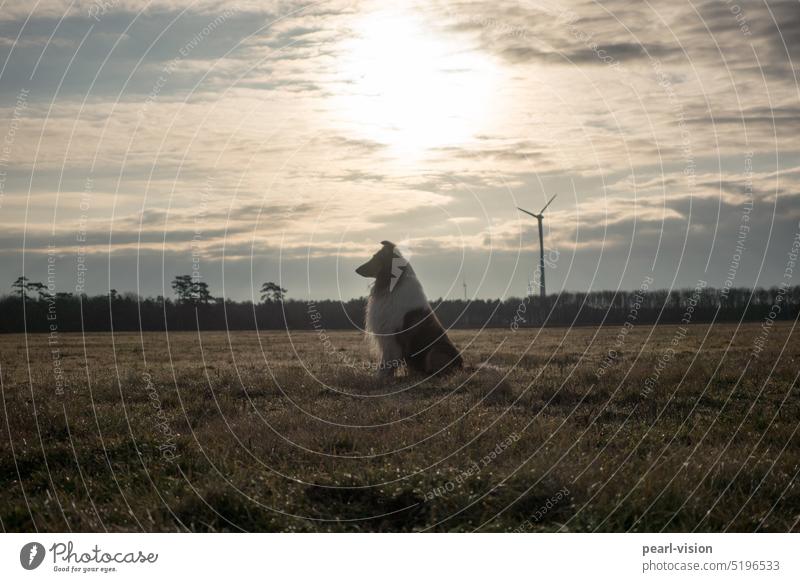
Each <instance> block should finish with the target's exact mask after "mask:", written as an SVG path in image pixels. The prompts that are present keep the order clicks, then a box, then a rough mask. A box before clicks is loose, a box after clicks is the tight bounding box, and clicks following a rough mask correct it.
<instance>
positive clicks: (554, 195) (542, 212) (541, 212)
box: [539, 194, 558, 214]
mask: <svg viewBox="0 0 800 582" xmlns="http://www.w3.org/2000/svg"><path fill="white" fill-rule="evenodd" d="M556 196H558V194H553V197H552V198H550V200H548V201H547V204H545V205H544V208H542V210H541V211H540V212H539V214H544V211H545V210H546V209H547V207H548V206H550V203H551V202H552V201H553V200H555V199H556Z"/></svg>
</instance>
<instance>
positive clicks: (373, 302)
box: [366, 281, 428, 334]
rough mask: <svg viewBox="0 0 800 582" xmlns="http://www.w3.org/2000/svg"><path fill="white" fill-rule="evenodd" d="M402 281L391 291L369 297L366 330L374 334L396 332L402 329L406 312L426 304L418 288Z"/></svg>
mask: <svg viewBox="0 0 800 582" xmlns="http://www.w3.org/2000/svg"><path fill="white" fill-rule="evenodd" d="M402 283H403V282H402V281H401V284H400V285H398V286H397V287H396V288H395V290H394V291H393V292H392V293H388V294H384V295H380V296H377V297H371V298H370V301H369V306H368V308H367V321H366V323H367V331H370V332H372V333H376V334H392V333H396V332H398V331H400V330H402V329H403V321H404V319H405V316H406V313H408V312H409V311H411V310H413V309H419V308H421V307H426V306H427V305H428V301H427V299H425V295H424V294H423V293H422V292H421V290H420V289H416V288H415V286H412V285H403V284H402Z"/></svg>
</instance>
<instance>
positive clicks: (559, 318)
mask: <svg viewBox="0 0 800 582" xmlns="http://www.w3.org/2000/svg"><path fill="white" fill-rule="evenodd" d="M172 288H173V290H174V292H175V296H174V297H162V296H158V297H139V296H138V295H136V294H135V293H122V294H120V293H118V292H117V291H116V290H114V289H112V290H111V291H110V292H109V293H108V294H104V295H94V296H88V295H85V294H80V295H77V294H72V293H62V292H57V293H54V292H51V290H49V289H48V287H47V286H46V285H43V284H41V283H36V282H30V281H28V280H27V279H25V278H23V277H20V278H19V279H17V281H16V282H15V284H14V286H13V291H14V292H13V293H12V294H8V295H4V296H2V297H0V333H22V332H28V333H36V332H43V333H47V332H54V331H58V332H80V331H85V332H89V331H112V330H113V331H164V330H171V331H189V330H197V329H200V330H255V329H264V330H268V329H290V330H316V331H321V330H326V329H330V330H353V329H363V325H364V307H365V305H366V301H367V300H366V298H365V297H361V298H356V299H349V300H346V301H342V300H333V299H325V300H300V299H293V298H288V297H287V290H286V289H284V288H282V287H280V286H279V285H277V284H275V283H272V282H267V283H264V285H263V286H262V287H261V293H260V299H261V300H260V301H259V302H253V301H235V300H230V299H224V300H223V299H222V298H216V297H214V296H213V295H212V294H211V292H210V290H209V288H208V285H207V284H206V283H204V282H198V281H192V280H191V278H190V277H189V276H188V275H184V276H179V277H176V278H175V279H174V280H173V282H172ZM431 306H432V307H433V309H434V310H435V311H436V314H437V316H438V317H439V319H440V320H441V321H442V323H443V324H444V325H445V327H448V328H456V329H469V328H481V327H489V328H498V327H510V328H512V329H516V328H518V327H526V326H536V327H538V326H572V325H619V324H624V323H625V322H629V323H637V324H677V323H681V322H683V323H685V324H688V323H709V322H718V323H722V322H744V321H786V320H794V319H796V318H797V317H798V314H799V313H800V286H798V285H795V286H788V285H782V286H775V287H770V288H756V289H749V288H736V287H734V288H723V289H717V288H712V287H708V286H706V285H705V284H704V283H702V282H701V283H698V285H697V286H695V288H693V289H692V288H685V289H678V290H671V291H668V290H650V289H648V288H647V287H646V285H645V286H643V287H641V288H640V289H638V290H634V291H590V292H571V291H562V292H560V293H558V294H552V295H548V296H547V297H546V298H544V299H542V298H540V297H538V296H527V297H509V298H506V299H470V300H467V301H465V300H462V299H441V298H440V299H436V300H432V301H431Z"/></svg>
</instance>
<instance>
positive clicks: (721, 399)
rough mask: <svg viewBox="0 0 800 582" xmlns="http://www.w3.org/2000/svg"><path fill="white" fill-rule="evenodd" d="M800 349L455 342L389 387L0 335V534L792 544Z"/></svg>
mask: <svg viewBox="0 0 800 582" xmlns="http://www.w3.org/2000/svg"><path fill="white" fill-rule="evenodd" d="M623 330H624V331H623ZM799 335H800V334H798V332H797V331H796V330H794V328H793V324H792V323H791V322H790V323H780V324H775V325H774V326H772V327H769V328H765V327H762V326H761V325H760V324H758V323H752V324H743V325H741V326H737V325H735V324H722V325H713V326H710V325H705V324H697V325H690V326H687V327H686V328H681V327H678V326H673V325H662V326H656V327H653V326H635V327H632V328H624V327H622V326H607V327H579V328H571V329H570V328H545V329H540V328H519V329H518V330H516V331H514V330H511V329H489V330H459V331H455V332H453V333H452V337H453V339H454V341H455V342H456V344H457V345H458V346H459V347H461V348H462V349H463V350H464V352H465V359H466V361H467V362H468V364H469V366H468V368H467V369H465V370H464V371H462V372H459V373H456V374H454V375H452V376H450V377H447V378H440V379H423V378H416V377H412V376H401V377H398V378H396V379H394V380H391V381H388V382H385V383H381V382H378V381H377V380H376V379H375V377H374V370H373V369H372V368H371V364H370V357H369V353H368V346H367V345H366V343H365V342H364V340H363V337H362V336H361V335H360V334H358V333H356V332H334V331H329V332H321V331H320V332H315V331H302V332H291V333H290V332H286V331H283V332H279V331H270V332H261V333H257V332H230V333H225V332H202V333H199V334H198V333H192V332H180V333H161V332H148V333H143V334H139V333H114V334H109V333H90V334H86V335H82V334H57V335H53V336H48V335H47V334H29V335H27V336H26V335H20V334H7V335H2V336H0V379H2V411H0V425H2V426H0V491H2V493H0V526H2V529H3V530H4V531H34V530H38V531H106V530H107V531H185V530H190V531H241V530H244V531H299V532H311V531H476V530H477V531H488V532H510V531H528V532H536V531H573V532H586V531H646V532H653V531H780V532H785V531H797V530H798V520H799V519H800V488H799V487H798V482H797V475H798V469H799V468H800V449H798V444H800V438H798V435H797V428H798V423H799V422H800V395H798V387H797V375H798V370H799V369H800V368H799V367H798V361H799V360H798V357H799V356H800V342H799V341H798V336H799ZM486 361H488V362H489V363H490V364H491V366H485V367H479V364H480V363H481V362H486Z"/></svg>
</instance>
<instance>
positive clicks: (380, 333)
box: [366, 265, 430, 375]
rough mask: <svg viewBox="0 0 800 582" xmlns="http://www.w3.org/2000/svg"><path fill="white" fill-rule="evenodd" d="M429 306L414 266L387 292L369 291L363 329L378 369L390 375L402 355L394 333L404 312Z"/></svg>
mask: <svg viewBox="0 0 800 582" xmlns="http://www.w3.org/2000/svg"><path fill="white" fill-rule="evenodd" d="M425 307H428V308H429V307H430V306H429V304H428V300H427V298H426V297H425V292H424V291H423V290H422V285H421V284H420V282H419V279H417V276H416V274H415V273H414V269H412V268H411V265H408V266H407V267H406V270H405V274H404V275H403V276H402V277H401V278H400V280H399V281H398V283H397V284H396V285H395V287H394V289H393V290H392V291H391V292H390V293H386V292H384V293H379V294H376V293H375V291H374V288H373V292H372V293H370V296H369V300H368V301H367V314H366V330H367V337H368V338H369V339H370V341H371V342H372V347H373V350H374V351H375V352H376V355H377V356H378V358H380V362H381V364H382V366H381V368H380V371H381V372H382V373H384V374H389V375H391V374H392V373H393V372H394V369H395V368H396V367H397V362H398V361H399V360H400V359H401V358H402V357H403V355H402V353H401V350H400V345H399V344H398V343H397V339H396V337H395V335H396V334H397V333H398V332H399V331H401V330H402V328H403V319H404V318H405V316H406V313H408V312H409V311H413V310H414V309H420V308H425Z"/></svg>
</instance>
